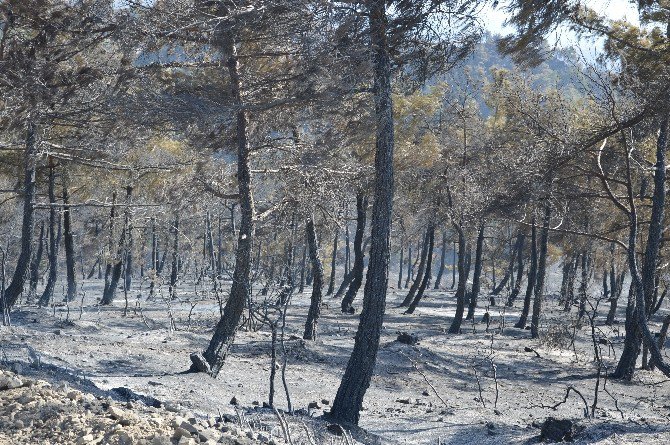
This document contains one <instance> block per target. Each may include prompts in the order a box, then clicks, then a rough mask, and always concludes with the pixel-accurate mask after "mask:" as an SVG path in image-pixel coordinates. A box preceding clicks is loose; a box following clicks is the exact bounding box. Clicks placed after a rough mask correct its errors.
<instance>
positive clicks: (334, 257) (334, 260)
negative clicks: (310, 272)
mask: <svg viewBox="0 0 670 445" xmlns="http://www.w3.org/2000/svg"><path fill="white" fill-rule="evenodd" d="M339 237H340V230H339V228H338V229H336V230H335V236H334V238H333V254H332V256H331V257H330V278H329V279H328V291H327V292H326V295H331V294H332V293H333V292H334V291H335V267H336V266H337V241H338V238H339Z"/></svg>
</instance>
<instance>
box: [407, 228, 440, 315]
mask: <svg viewBox="0 0 670 445" xmlns="http://www.w3.org/2000/svg"><path fill="white" fill-rule="evenodd" d="M426 236H427V238H428V239H427V242H428V246H427V253H426V267H425V269H424V273H423V277H422V278H421V285H420V286H419V289H418V291H417V293H416V296H415V297H414V299H413V300H412V303H411V304H410V305H409V308H408V309H407V311H406V312H405V313H406V314H413V313H414V310H415V309H416V307H417V306H418V305H419V303H420V302H421V298H423V294H424V292H425V291H426V288H427V287H428V283H429V282H430V278H431V275H432V271H433V249H434V247H435V226H433V225H430V226H429V227H428V231H427V232H426Z"/></svg>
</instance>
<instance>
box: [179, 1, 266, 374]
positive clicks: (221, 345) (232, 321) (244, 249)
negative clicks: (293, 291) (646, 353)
mask: <svg viewBox="0 0 670 445" xmlns="http://www.w3.org/2000/svg"><path fill="white" fill-rule="evenodd" d="M224 15H225V14H224ZM220 26H221V27H222V28H220V30H219V31H218V32H223V33H224V36H223V39H222V42H223V45H222V46H223V48H222V49H223V53H224V54H226V55H227V60H226V65H227V66H228V73H229V75H230V84H231V89H232V91H231V92H232V101H231V102H232V104H231V105H233V106H234V107H235V108H236V109H237V113H236V114H237V116H236V118H237V122H236V132H237V139H236V142H237V186H238V193H239V199H240V213H241V216H240V226H239V234H238V237H237V250H236V251H235V270H234V272H233V283H232V286H231V288H230V297H229V298H228V301H227V302H226V306H225V307H224V310H223V316H222V317H221V319H220V320H219V322H218V324H217V326H216V329H215V331H214V335H213V336H212V340H211V341H210V342H209V346H208V347H207V350H206V351H205V352H204V354H203V355H204V358H205V360H206V361H207V363H208V365H209V368H210V374H211V375H212V376H213V377H216V376H217V375H218V374H219V371H220V370H221V367H222V366H223V363H224V361H225V359H226V355H227V354H228V351H229V349H230V346H231V345H232V344H233V340H234V339H235V332H236V331H237V327H238V326H239V324H240V319H241V317H242V312H243V311H244V306H245V303H246V301H247V298H248V296H249V295H250V292H251V249H252V242H253V237H254V201H253V194H252V191H251V173H250V171H249V139H248V135H247V127H248V125H249V121H248V119H249V116H248V112H247V110H245V108H244V106H243V105H244V104H243V103H242V82H241V79H240V63H239V59H238V56H237V49H236V47H235V36H234V35H232V33H231V32H230V31H229V29H228V28H227V27H228V25H227V24H226V25H220ZM224 26H225V27H226V28H223V27H224ZM192 357H194V356H193V355H192ZM196 362H200V360H195V361H194V362H193V363H194V366H195V367H194V368H192V369H193V370H194V371H195V370H197V371H201V372H202V371H207V369H206V368H203V367H198V366H197V365H196Z"/></svg>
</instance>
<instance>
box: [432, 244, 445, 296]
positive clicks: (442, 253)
mask: <svg viewBox="0 0 670 445" xmlns="http://www.w3.org/2000/svg"><path fill="white" fill-rule="evenodd" d="M446 259H447V232H442V248H441V249H440V268H439V269H438V271H437V277H435V285H434V286H433V289H436V290H437V289H439V288H440V283H441V282H442V275H444V268H445V267H446Z"/></svg>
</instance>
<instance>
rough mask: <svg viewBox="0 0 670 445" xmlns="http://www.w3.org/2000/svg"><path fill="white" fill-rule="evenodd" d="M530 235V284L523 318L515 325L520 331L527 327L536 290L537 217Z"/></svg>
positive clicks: (524, 304)
mask: <svg viewBox="0 0 670 445" xmlns="http://www.w3.org/2000/svg"><path fill="white" fill-rule="evenodd" d="M530 234H531V236H530V267H529V268H528V284H527V285H526V295H525V297H524V299H523V309H521V316H520V317H519V321H517V323H516V324H515V325H514V327H515V328H519V329H524V328H525V327H526V322H527V320H528V313H529V312H530V302H531V298H532V296H533V289H534V288H535V280H536V278H537V229H536V227H535V217H533V222H532V224H531V231H530Z"/></svg>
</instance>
